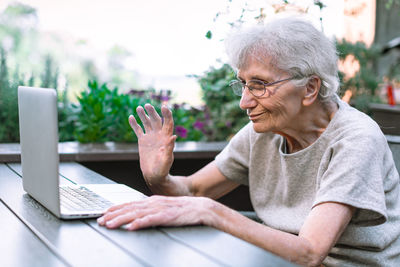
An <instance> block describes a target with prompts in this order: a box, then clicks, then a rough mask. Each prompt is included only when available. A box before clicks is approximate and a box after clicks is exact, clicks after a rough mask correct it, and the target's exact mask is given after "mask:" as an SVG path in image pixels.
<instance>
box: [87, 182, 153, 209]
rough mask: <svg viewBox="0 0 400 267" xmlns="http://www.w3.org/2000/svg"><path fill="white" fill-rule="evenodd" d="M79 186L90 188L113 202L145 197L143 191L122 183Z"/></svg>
mask: <svg viewBox="0 0 400 267" xmlns="http://www.w3.org/2000/svg"><path fill="white" fill-rule="evenodd" d="M80 185H81V184H80ZM81 186H84V187H86V188H88V189H90V190H92V191H93V192H95V193H96V194H98V195H100V196H102V197H104V198H105V199H107V200H109V201H111V202H112V203H114V204H122V203H126V202H131V201H135V200H140V199H143V198H146V195H144V194H143V193H141V192H139V191H137V190H135V189H132V188H130V187H128V186H126V185H124V184H83V185H81Z"/></svg>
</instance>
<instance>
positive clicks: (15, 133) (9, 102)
mask: <svg viewBox="0 0 400 267" xmlns="http://www.w3.org/2000/svg"><path fill="white" fill-rule="evenodd" d="M16 75H17V77H14V81H11V79H9V73H8V68H7V59H6V54H5V52H4V50H3V49H1V48H0V142H18V141H19V125H18V105H17V97H18V96H17V88H18V85H19V84H20V83H21V81H20V80H19V77H18V76H19V75H18V74H16ZM15 78H16V79H15Z"/></svg>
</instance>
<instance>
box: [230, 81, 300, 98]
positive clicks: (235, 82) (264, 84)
mask: <svg viewBox="0 0 400 267" xmlns="http://www.w3.org/2000/svg"><path fill="white" fill-rule="evenodd" d="M293 79H294V77H289V78H286V79H282V80H278V81H274V82H270V83H266V82H264V81H261V80H256V79H255V80H250V81H248V82H247V83H251V82H258V83H260V84H262V85H263V86H264V92H263V93H262V94H261V95H256V94H254V92H253V90H255V88H250V87H249V86H248V85H247V83H243V82H242V81H240V80H233V81H231V82H230V83H229V86H230V87H231V88H232V90H233V93H234V94H235V95H237V96H242V95H243V91H244V90H245V88H246V87H247V89H249V92H250V93H251V94H252V95H253V96H255V97H262V96H264V95H265V93H266V92H267V91H268V96H267V97H269V96H270V95H272V94H273V93H272V92H271V91H270V90H268V89H267V87H269V86H272V85H275V84H278V83H281V82H285V81H289V80H293ZM239 84H240V86H241V90H240V91H239V90H237V89H239V88H237V89H236V90H235V87H234V86H238V85H239Z"/></svg>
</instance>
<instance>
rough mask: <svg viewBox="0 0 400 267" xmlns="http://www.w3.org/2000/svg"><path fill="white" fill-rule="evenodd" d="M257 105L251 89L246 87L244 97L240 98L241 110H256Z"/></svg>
mask: <svg viewBox="0 0 400 267" xmlns="http://www.w3.org/2000/svg"><path fill="white" fill-rule="evenodd" d="M256 105H257V100H256V99H255V97H254V96H253V95H252V94H251V93H250V91H249V89H248V88H247V87H246V88H245V89H244V90H243V91H242V97H241V98H240V103H239V106H240V108H241V109H243V110H244V109H249V108H254V107H255V106H256Z"/></svg>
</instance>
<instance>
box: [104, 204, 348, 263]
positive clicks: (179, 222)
mask: <svg viewBox="0 0 400 267" xmlns="http://www.w3.org/2000/svg"><path fill="white" fill-rule="evenodd" d="M271 212H273V211H271ZM353 212H354V208H353V207H350V206H347V205H343V204H339V203H334V202H327V203H322V204H320V205H318V206H316V207H314V208H313V209H312V210H311V212H310V214H309V216H308V217H307V219H306V221H305V222H304V224H303V226H302V228H301V230H300V233H299V235H298V236H297V235H294V234H290V233H286V232H283V231H279V230H275V229H273V228H270V227H268V226H265V225H263V224H260V223H257V222H255V221H253V220H251V219H248V218H246V217H244V216H243V215H241V214H240V213H238V212H237V211H235V210H232V209H230V208H228V207H226V206H224V205H222V204H220V203H218V202H216V201H214V200H212V199H210V198H205V197H164V196H153V197H149V198H147V199H144V200H140V201H136V202H132V203H126V204H122V205H119V206H115V207H112V208H110V209H109V210H108V211H107V212H106V213H105V215H104V216H103V217H101V218H99V219H98V223H99V224H100V225H104V226H106V227H107V228H118V227H120V226H121V225H124V224H126V228H127V229H128V230H138V229H141V228H147V227H151V226H183V225H195V224H204V225H208V226H212V227H215V228H217V229H219V230H222V231H224V232H227V233H229V234H232V235H234V236H236V237H238V238H241V239H243V240H246V241H248V242H250V243H252V244H254V245H256V246H259V247H261V248H263V249H265V250H267V251H270V252H272V253H274V254H276V255H279V256H281V257H282V258H285V259H287V260H289V261H292V262H295V263H297V264H300V265H305V266H319V265H320V264H321V263H322V261H323V260H324V259H325V257H326V256H327V255H328V253H329V251H330V250H331V248H332V247H333V246H334V245H335V243H336V242H337V240H338V238H339V237H340V236H341V234H342V233H343V231H344V229H345V228H346V226H347V225H348V223H349V221H350V219H351V217H352V215H353Z"/></svg>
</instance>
